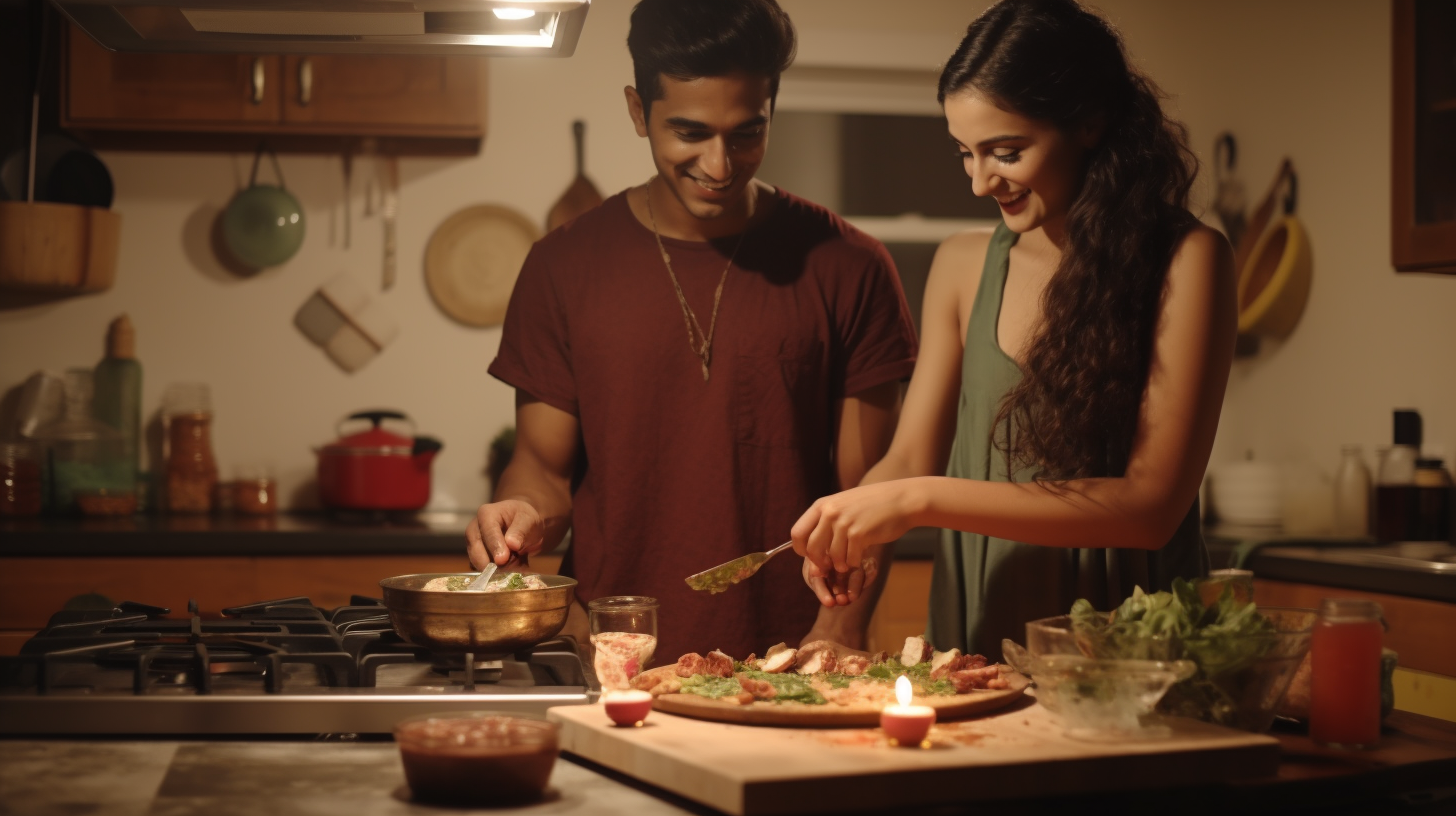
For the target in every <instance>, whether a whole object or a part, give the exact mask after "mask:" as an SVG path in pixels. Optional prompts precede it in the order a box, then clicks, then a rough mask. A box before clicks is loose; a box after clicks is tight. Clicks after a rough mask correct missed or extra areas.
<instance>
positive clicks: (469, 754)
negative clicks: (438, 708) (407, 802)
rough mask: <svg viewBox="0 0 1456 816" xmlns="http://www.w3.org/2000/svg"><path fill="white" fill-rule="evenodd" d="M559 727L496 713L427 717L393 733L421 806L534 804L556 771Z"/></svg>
mask: <svg viewBox="0 0 1456 816" xmlns="http://www.w3.org/2000/svg"><path fill="white" fill-rule="evenodd" d="M560 730H561V727H560V726H558V725H557V724H556V723H552V722H547V721H546V720H542V719H536V718H534V717H528V716H521V715H518V714H504V713H500V712H495V711H462V712H450V713H445V714H425V715H422V716H419V717H411V718H409V719H407V720H403V721H401V722H400V723H399V724H398V725H396V726H395V727H394V741H395V742H396V743H398V744H399V754H400V759H401V760H402V761H403V763H404V777H405V780H406V781H407V782H408V783H409V786H410V791H411V792H412V793H413V794H414V797H415V798H416V799H418V800H421V801H426V802H438V803H443V804H454V805H493V804H510V803H518V802H529V801H533V800H535V799H539V798H540V797H541V793H542V792H543V791H544V790H545V789H546V783H547V781H548V780H550V778H551V769H552V768H553V767H554V766H555V765H556V754H557V750H558V741H557V734H558V732H559V731H560Z"/></svg>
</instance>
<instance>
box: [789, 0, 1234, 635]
mask: <svg viewBox="0 0 1456 816" xmlns="http://www.w3.org/2000/svg"><path fill="white" fill-rule="evenodd" d="M1159 99H1160V94H1159V92H1158V90H1157V88H1156V87H1155V86H1154V85H1153V83H1152V82H1151V81H1149V80H1148V79H1147V78H1146V77H1144V76H1142V75H1141V74H1140V73H1138V72H1137V71H1136V70H1135V69H1134V68H1132V66H1130V65H1129V63H1128V58H1127V55H1126V52H1125V51H1124V49H1123V46H1122V42H1121V40H1120V38H1119V36H1118V34H1117V33H1116V31H1115V30H1114V29H1113V28H1112V27H1111V26H1110V25H1109V24H1108V23H1107V22H1106V21H1105V20H1103V19H1101V18H1099V17H1098V16H1096V15H1094V14H1092V13H1090V12H1088V11H1087V10H1085V9H1083V8H1082V7H1081V6H1079V5H1078V4H1077V3H1076V2H1074V0H1002V2H1000V3H998V4H996V5H995V6H993V7H992V8H990V9H989V10H987V11H986V12H985V13H984V14H982V15H981V17H980V18H979V19H977V20H976V21H975V22H974V23H972V24H971V26H970V29H969V30H968V32H967V34H966V37H965V39H964V40H963V41H962V42H961V44H960V47H959V48H958V49H957V50H956V52H955V54H954V55H952V56H951V59H950V62H949V64H948V65H947V67H946V69H945V71H944V73H943V74H942V75H941V79H940V101H941V103H942V105H943V106H944V109H945V116H946V122H947V125H948V128H949V131H950V136H951V139H952V140H953V141H954V143H955V145H956V149H957V150H959V152H960V155H961V157H962V159H963V161H964V165H965V171H966V174H967V175H968V176H970V178H971V187H972V190H973V191H974V192H975V194H976V195H981V196H993V197H995V199H996V200H997V202H998V203H999V204H1000V205H1001V211H1002V215H1003V218H1004V223H1003V224H1002V225H1000V226H998V227H997V228H996V229H995V231H994V232H969V233H965V234H961V235H957V236H955V237H953V238H951V239H949V240H947V241H946V242H945V243H944V244H943V245H942V246H941V248H940V250H939V251H938V252H937V254H936V257H935V261H934V263H933V264H932V267H931V272H930V278H929V281H928V283H927V285H926V292H925V305H924V309H923V311H922V318H921V323H922V331H921V352H920V359H919V361H918V363H917V365H916V367H915V374H914V377H913V378H912V380H911V382H910V388H909V391H908V393H907V396H906V402H905V406H904V409H903V411H902V414H901V418H900V422H899V426H898V428H897V430H896V432H895V437H894V441H893V443H892V444H891V447H890V450H889V452H888V454H887V455H886V456H885V458H884V459H883V460H882V461H880V462H879V464H877V465H876V466H875V467H874V468H873V469H871V470H870V471H869V472H868V473H867V474H866V476H865V478H864V480H863V481H862V482H861V483H860V485H861V486H859V487H856V488H854V489H852V490H848V491H845V492H843V493H838V494H835V495H832V496H827V497H825V498H823V499H820V500H819V501H817V502H815V504H814V505H813V506H812V507H811V508H810V509H809V510H808V511H807V512H806V513H805V514H804V515H803V516H802V517H801V518H800V519H799V521H798V522H797V523H796V524H795V525H794V527H793V538H794V547H795V549H796V550H797V551H798V552H799V553H800V554H801V555H804V556H805V557H806V558H807V559H809V561H810V562H811V563H810V565H809V566H808V568H807V569H806V572H807V573H818V574H833V573H841V574H842V573H846V572H853V570H852V569H851V567H853V566H857V565H859V564H860V559H861V557H862V554H863V553H864V551H865V549H866V548H867V547H870V546H873V545H878V544H881V543H884V542H888V541H894V540H895V539H897V538H899V537H900V536H901V535H902V534H904V533H905V532H906V531H907V530H909V529H910V528H912V527H920V526H929V527H942V528H945V532H944V533H943V534H942V539H941V546H940V549H939V552H938V554H937V557H936V563H935V577H934V583H933V587H932V591H931V605H930V630H929V635H930V637H931V639H932V641H933V642H934V643H935V645H936V647H937V648H940V649H949V648H952V647H957V648H961V649H966V650H973V651H978V652H983V653H986V654H998V653H999V650H1000V644H1001V639H1002V638H1003V637H1010V638H1013V639H1016V640H1020V639H1021V637H1022V634H1023V630H1022V627H1023V624H1024V623H1025V622H1026V621H1028V620H1033V619H1036V618H1041V617H1046V616H1050V615H1057V614H1062V613H1065V612H1066V611H1067V610H1068V609H1069V608H1070V606H1071V604H1072V602H1073V601H1074V600H1075V599H1077V598H1079V597H1085V598H1088V599H1089V600H1091V601H1093V602H1094V603H1095V604H1096V605H1097V606H1098V607H1099V608H1104V609H1105V608H1111V607H1113V606H1116V605H1117V603H1119V602H1120V601H1121V600H1122V599H1123V598H1124V597H1126V596H1127V595H1128V594H1130V593H1131V592H1132V589H1133V586H1134V585H1140V586H1142V587H1143V588H1144V589H1145V590H1148V591H1152V590H1154V589H1163V588H1167V587H1168V585H1169V584H1170V583H1171V581H1172V579H1173V578H1174V577H1177V576H1188V577H1191V576H1195V575H1198V574H1201V573H1203V572H1206V570H1207V552H1206V550H1205V549H1204V546H1203V541H1202V538H1201V535H1200V532H1199V519H1198V506H1197V493H1198V486H1199V483H1200V481H1201V479H1202V476H1203V472H1204V469H1205V467H1206V465H1207V462H1208V455H1209V450H1210V448H1211V447H1212V445H1213V438H1214V432H1215V430H1216V428H1217V426H1218V415H1219V409H1220V405H1221V403H1222V400H1223V393H1224V388H1225V385H1226V383H1227V379H1228V372H1229V366H1230V362H1231V360H1232V357H1233V344H1234V333H1235V327H1236V319H1237V318H1236V310H1235V298H1234V271H1233V262H1232V253H1231V251H1230V249H1229V246H1228V243H1227V241H1225V240H1224V238H1223V237H1222V236H1221V235H1220V234H1219V233H1218V232H1216V231H1214V230H1212V229H1210V228H1207V227H1205V226H1203V225H1201V224H1200V223H1199V221H1198V220H1197V219H1196V218H1195V217H1194V216H1193V215H1192V214H1190V213H1189V211H1188V194H1189V188H1190V187H1191V185H1192V181H1193V177H1194V175H1195V172H1196V163H1195V160H1194V158H1193V156H1192V154H1191V153H1190V151H1189V150H1188V148H1187V146H1186V143H1185V132H1184V129H1183V128H1182V126H1181V125H1179V124H1177V123H1176V122H1173V121H1171V120H1170V119H1168V118H1167V116H1165V114H1164V113H1163V111H1162V108H1161V106H1160V104H1159ZM940 474H945V475H940ZM811 586H813V582H811ZM815 591H816V593H817V594H818V595H819V597H820V601H821V602H822V603H824V604H825V605H826V606H827V605H830V604H835V603H838V604H841V605H842V604H847V603H849V602H851V599H850V597H849V596H848V594H847V593H837V592H832V591H829V590H826V589H825V588H824V587H823V586H822V584H821V585H820V586H818V587H816V589H815Z"/></svg>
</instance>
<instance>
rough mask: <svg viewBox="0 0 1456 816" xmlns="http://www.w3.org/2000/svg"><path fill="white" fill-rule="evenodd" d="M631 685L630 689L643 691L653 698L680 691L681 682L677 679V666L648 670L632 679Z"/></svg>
mask: <svg viewBox="0 0 1456 816" xmlns="http://www.w3.org/2000/svg"><path fill="white" fill-rule="evenodd" d="M631 685H632V688H634V689H640V690H642V691H645V692H647V693H648V694H651V695H652V696H653V697H660V696H662V695H664V694H676V693H678V692H679V691H682V681H681V680H679V679H678V677H677V666H659V667H657V668H655V669H649V670H648V671H645V672H642V673H641V674H639V675H637V676H636V677H634V678H632V683H631Z"/></svg>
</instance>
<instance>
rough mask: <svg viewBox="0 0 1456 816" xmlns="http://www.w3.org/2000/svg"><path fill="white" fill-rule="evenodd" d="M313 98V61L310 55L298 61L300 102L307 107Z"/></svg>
mask: <svg viewBox="0 0 1456 816" xmlns="http://www.w3.org/2000/svg"><path fill="white" fill-rule="evenodd" d="M311 99H313V62H312V61H310V60H309V58H308V57H304V58H303V60H302V61H301V62H299V63H298V104H299V105H302V106H303V107H305V108H306V107H308V103H309V100H311Z"/></svg>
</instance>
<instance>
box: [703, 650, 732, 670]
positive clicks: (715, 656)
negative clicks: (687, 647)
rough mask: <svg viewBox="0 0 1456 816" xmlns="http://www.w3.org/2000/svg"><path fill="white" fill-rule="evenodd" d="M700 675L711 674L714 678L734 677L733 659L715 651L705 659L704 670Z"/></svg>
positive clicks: (709, 653)
mask: <svg viewBox="0 0 1456 816" xmlns="http://www.w3.org/2000/svg"><path fill="white" fill-rule="evenodd" d="M699 673H700V674H709V675H712V676H714V677H732V676H733V658H731V657H729V656H728V655H726V654H724V653H722V652H720V651H718V650H717V649H714V650H713V651H711V652H708V656H707V657H705V658H703V670H702V671H701V672H699Z"/></svg>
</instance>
